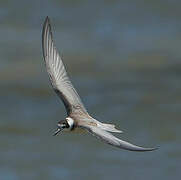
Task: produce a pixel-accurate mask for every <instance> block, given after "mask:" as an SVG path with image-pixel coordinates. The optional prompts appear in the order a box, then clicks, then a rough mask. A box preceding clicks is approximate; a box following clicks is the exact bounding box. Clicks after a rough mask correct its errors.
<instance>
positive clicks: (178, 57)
mask: <svg viewBox="0 0 181 180" xmlns="http://www.w3.org/2000/svg"><path fill="white" fill-rule="evenodd" d="M180 5H181V2H180V1H177V0H174V1H163V0H157V1H156V0H152V1H146V2H145V1H141V0H136V1H130V0H129V1H123V0H121V1H116V0H115V1H106V0H104V1H103V0H101V1H99V2H97V1H94V0H92V1H81V0H79V1H65V0H64V1H58V0H56V1H31V2H30V1H22V0H20V1H19V3H17V1H2V0H1V1H0V22H1V23H0V34H1V38H0V39H1V40H0V47H1V48H0V82H1V84H0V91H1V93H0V119H1V120H0V179H2V180H19V179H28V180H29V179H30V180H32V179H33V180H34V179H36V180H42V179H44V180H49V179H54V180H56V179H57V180H60V179H75V180H79V179H87V180H89V179H90V180H92V179H94V180H97V179H99V180H100V179H104V180H110V179H126V180H145V179H146V180H153V179H154V180H160V179H164V180H170V179H179V178H180V174H181V173H180V168H181V163H180V162H181V143H180V137H181V133H180V127H181V121H180V117H181V51H180V47H181V38H180V37H181V23H180V22H181V11H180ZM47 15H48V16H49V17H50V19H51V22H52V26H53V34H54V39H55V43H56V46H57V48H58V49H59V51H60V52H61V54H62V56H63V60H64V63H65V65H66V68H67V70H68V73H69V75H70V77H71V80H72V82H73V84H74V86H75V87H76V89H77V91H78V92H79V94H80V96H81V98H82V100H83V102H84V104H85V106H86V107H87V109H88V111H89V112H90V114H91V115H92V116H93V117H96V118H97V119H98V120H100V121H103V122H108V123H111V122H112V123H114V124H116V125H117V127H119V128H120V129H121V130H123V132H124V133H123V134H121V135H118V137H120V138H122V139H124V140H128V141H130V142H132V143H135V144H138V145H142V146H144V147H155V146H156V147H159V149H158V150H157V151H154V152H145V153H136V152H127V151H124V150H120V149H117V148H114V147H111V146H109V145H106V144H104V143H102V142H100V141H98V140H97V139H95V138H94V137H92V136H90V135H88V134H87V135H84V136H83V135H81V134H73V133H70V134H68V133H62V134H61V135H59V136H57V137H53V136H52V133H53V132H54V130H55V128H56V124H57V122H58V121H59V120H61V119H64V118H65V116H66V113H65V109H64V106H63V104H62V102H61V101H60V100H59V99H58V98H57V96H56V95H55V93H54V92H53V90H52V89H51V86H50V82H49V79H48V76H47V73H46V69H45V66H44V62H43V58H42V50H41V29H42V24H43V22H44V19H45V17H46V16H47Z"/></svg>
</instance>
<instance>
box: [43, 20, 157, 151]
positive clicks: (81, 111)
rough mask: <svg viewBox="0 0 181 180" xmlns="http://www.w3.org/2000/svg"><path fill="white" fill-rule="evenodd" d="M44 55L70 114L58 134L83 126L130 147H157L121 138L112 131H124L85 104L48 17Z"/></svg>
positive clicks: (103, 137) (141, 148)
mask: <svg viewBox="0 0 181 180" xmlns="http://www.w3.org/2000/svg"><path fill="white" fill-rule="evenodd" d="M42 48H43V57H44V61H45V65H46V69H47V72H48V74H49V77H50V81H51V84H52V87H53V89H54V91H55V92H56V94H57V95H58V96H59V97H60V99H61V100H62V101H63V103H64V105H65V108H66V111H67V115H68V117H67V118H66V119H65V120H61V121H59V122H58V129H57V131H56V132H55V133H54V135H57V134H58V133H59V132H61V131H62V130H63V129H67V130H70V131H74V130H75V129H83V130H86V131H87V132H89V133H91V134H92V135H93V136H96V137H97V138H98V139H100V140H102V141H103V142H105V143H107V144H110V145H112V146H115V147H118V148H121V149H126V150H129V151H152V150H155V149H156V148H143V147H140V146H136V145H133V144H131V143H129V142H126V141H123V140H121V139H118V138H117V137H115V136H113V135H112V134H111V132H112V133H121V132H122V131H120V130H118V129H116V128H115V125H114V124H106V123H102V122H100V121H98V120H96V119H94V118H93V117H91V116H90V115H89V114H88V112H87V110H86V108H85V107H84V105H83V103H82V101H81V99H80V97H79V95H78V93H77V91H76V90H75V88H74V87H73V85H72V83H71V81H70V79H69V77H68V76H67V72H66V70H65V66H64V64H63V62H62V59H61V57H60V55H59V53H58V51H57V49H56V47H55V45H54V42H53V36H52V31H51V25H50V20H49V18H48V17H47V18H46V20H45V22H44V25H43V31H42Z"/></svg>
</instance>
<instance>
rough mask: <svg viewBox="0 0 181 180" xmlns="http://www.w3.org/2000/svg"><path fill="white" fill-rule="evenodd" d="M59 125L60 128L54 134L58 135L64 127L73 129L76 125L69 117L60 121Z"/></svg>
mask: <svg viewBox="0 0 181 180" xmlns="http://www.w3.org/2000/svg"><path fill="white" fill-rule="evenodd" d="M57 126H58V129H57V130H56V131H55V133H54V134H53V135H54V136H55V135H57V134H58V133H59V132H60V131H62V130H63V129H67V130H72V129H73V127H74V120H73V119H72V118H70V117H68V118H66V119H65V120H61V121H59V122H58V125H57Z"/></svg>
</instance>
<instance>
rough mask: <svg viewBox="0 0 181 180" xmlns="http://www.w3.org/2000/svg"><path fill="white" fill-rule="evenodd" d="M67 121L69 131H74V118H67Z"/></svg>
mask: <svg viewBox="0 0 181 180" xmlns="http://www.w3.org/2000/svg"><path fill="white" fill-rule="evenodd" d="M66 120H67V123H68V124H69V126H70V127H69V129H72V128H73V126H74V120H73V119H72V118H69V117H68V118H66Z"/></svg>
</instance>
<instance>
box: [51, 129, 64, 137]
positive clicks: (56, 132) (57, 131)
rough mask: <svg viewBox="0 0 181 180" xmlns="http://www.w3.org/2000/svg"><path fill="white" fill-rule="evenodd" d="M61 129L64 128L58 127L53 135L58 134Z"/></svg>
mask: <svg viewBox="0 0 181 180" xmlns="http://www.w3.org/2000/svg"><path fill="white" fill-rule="evenodd" d="M61 130H62V129H60V128H58V129H57V130H56V131H55V132H54V134H53V136H56V135H57V134H58V133H59V132H60V131H61Z"/></svg>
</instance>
